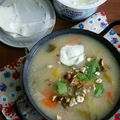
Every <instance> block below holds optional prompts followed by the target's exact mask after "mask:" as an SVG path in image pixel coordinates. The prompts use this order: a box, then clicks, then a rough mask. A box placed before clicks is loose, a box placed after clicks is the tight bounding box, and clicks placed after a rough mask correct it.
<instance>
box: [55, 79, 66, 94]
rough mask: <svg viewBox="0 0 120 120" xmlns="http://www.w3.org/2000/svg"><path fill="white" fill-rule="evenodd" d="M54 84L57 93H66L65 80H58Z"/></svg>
mask: <svg viewBox="0 0 120 120" xmlns="http://www.w3.org/2000/svg"><path fill="white" fill-rule="evenodd" d="M56 85H57V92H58V94H66V93H67V91H68V88H67V83H66V82H61V81H58V82H57V84H56Z"/></svg>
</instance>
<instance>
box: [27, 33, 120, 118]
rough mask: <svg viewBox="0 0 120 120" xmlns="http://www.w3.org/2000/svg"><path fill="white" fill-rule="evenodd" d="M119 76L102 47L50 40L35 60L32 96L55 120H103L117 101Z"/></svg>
mask: <svg viewBox="0 0 120 120" xmlns="http://www.w3.org/2000/svg"><path fill="white" fill-rule="evenodd" d="M119 73H120V69H119V67H118V64H117V62H116V60H115V58H114V57H113V56H112V54H111V53H110V52H109V51H108V49H107V48H106V47H104V46H103V45H102V44H101V43H99V42H97V41H96V40H94V39H92V38H90V37H87V36H84V35H78V34H75V35H73V34H67V35H63V36H59V37H56V38H54V39H52V40H50V41H49V42H48V43H47V44H45V45H43V46H42V47H41V48H40V50H38V52H37V54H36V55H35V56H34V58H33V59H32V61H31V64H30V70H29V89H30V94H31V95H32V97H33V100H34V101H35V103H36V105H37V106H38V107H39V108H40V109H41V111H42V112H43V113H45V114H46V115H47V116H48V117H49V118H51V119H53V120H100V119H101V118H103V117H104V116H105V115H106V114H108V113H109V112H110V111H111V110H112V108H113V107H114V106H115V104H116V102H117V101H118V98H119V80H120V76H119Z"/></svg>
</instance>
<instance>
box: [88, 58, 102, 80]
mask: <svg viewBox="0 0 120 120" xmlns="http://www.w3.org/2000/svg"><path fill="white" fill-rule="evenodd" d="M86 66H87V67H88V69H87V77H88V79H89V80H91V79H93V78H94V77H95V73H96V72H98V71H100V65H99V63H98V60H97V59H93V60H91V61H90V62H87V63H86Z"/></svg>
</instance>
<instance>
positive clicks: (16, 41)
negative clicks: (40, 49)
mask: <svg viewBox="0 0 120 120" xmlns="http://www.w3.org/2000/svg"><path fill="white" fill-rule="evenodd" d="M3 1H4V0H3ZM43 2H44V5H45V7H46V8H47V11H48V14H49V15H50V21H51V24H50V25H49V26H48V27H46V29H44V30H43V28H41V26H40V29H41V31H40V32H39V33H37V34H34V35H32V36H29V37H24V36H20V37H13V36H11V35H10V34H9V33H8V32H6V31H4V30H2V29H1V28H0V41H1V42H3V43H5V44H7V45H9V46H12V47H18V48H24V47H27V48H29V49H30V48H31V47H33V46H34V45H35V44H36V43H37V42H38V41H39V40H40V39H41V38H43V37H44V36H46V35H48V34H49V33H51V32H52V30H53V28H54V25H55V22H56V15H55V11H54V8H53V6H52V4H51V2H50V1H49V0H45V1H43ZM0 4H1V1H0ZM44 24H45V25H46V26H47V25H48V23H47V21H46V22H45V23H44Z"/></svg>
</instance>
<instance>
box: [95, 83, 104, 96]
mask: <svg viewBox="0 0 120 120" xmlns="http://www.w3.org/2000/svg"><path fill="white" fill-rule="evenodd" d="M103 92H104V86H103V83H99V84H96V90H95V93H94V95H95V97H100V96H101V95H102V94H103Z"/></svg>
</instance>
